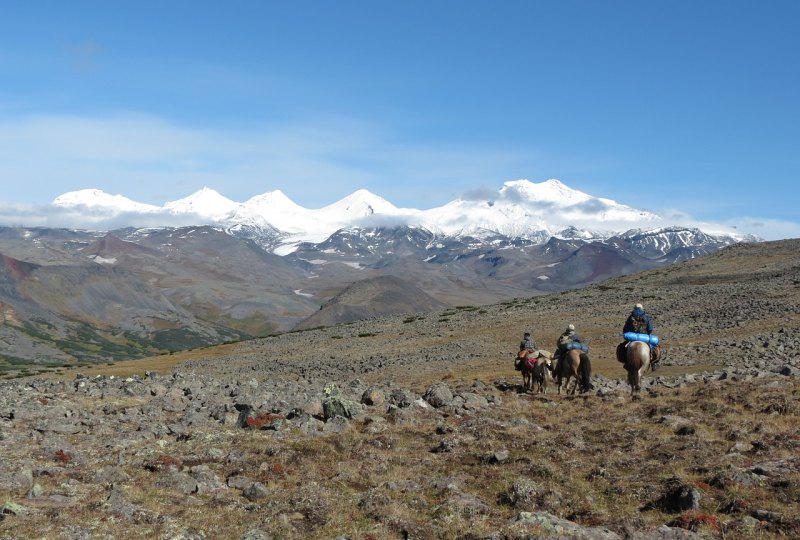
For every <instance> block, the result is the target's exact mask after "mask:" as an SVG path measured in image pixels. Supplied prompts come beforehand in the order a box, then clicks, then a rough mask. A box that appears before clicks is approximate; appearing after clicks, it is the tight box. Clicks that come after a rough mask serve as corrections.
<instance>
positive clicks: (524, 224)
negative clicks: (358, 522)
mask: <svg viewBox="0 0 800 540" xmlns="http://www.w3.org/2000/svg"><path fill="white" fill-rule="evenodd" d="M52 209H53V213H54V215H56V216H60V217H61V218H63V219H65V220H66V221H69V222H70V223H73V224H75V223H80V224H81V226H80V227H77V228H62V227H59V228H54V227H4V228H0V254H1V255H2V262H0V310H2V314H3V319H2V321H3V324H2V326H0V358H2V360H0V362H1V363H0V368H2V369H3V370H5V371H15V370H18V369H19V368H21V367H23V366H27V365H30V364H38V365H40V366H48V365H63V364H75V363H82V362H100V361H111V360H119V359H125V358H137V357H142V356H147V355H152V354H157V353H161V352H168V351H177V350H182V349H187V348H195V347H200V346H205V345H211V344H218V343H223V342H227V341H236V340H240V339H244V338H248V337H255V336H266V335H270V334H274V333H279V332H285V331H289V330H292V329H300V328H310V327H314V326H322V325H334V324H338V323H343V322H350V321H355V320H359V319H364V318H369V317H379V316H383V315H390V314H401V313H415V312H422V311H429V310H434V309H438V308H439V307H441V306H446V305H449V306H465V305H475V304H488V303H492V302H497V301H501V300H507V299H511V298H517V297H530V296H537V295H542V294H548V293H552V292H558V291H564V290H568V289H574V288H579V287H584V286H587V285H589V284H592V283H596V282H599V281H602V280H604V279H607V278H611V277H615V276H621V275H627V274H631V273H635V272H639V271H643V270H647V269H652V268H657V267H660V266H664V265H668V264H672V263H676V262H679V261H683V260H687V259H692V258H695V257H699V256H703V255H707V254H709V253H712V252H714V251H717V250H719V249H720V248H723V247H725V246H729V245H731V244H735V243H739V242H749V241H757V240H758V239H757V238H755V237H752V236H746V235H741V234H738V233H736V232H731V231H724V230H722V229H721V228H715V230H713V231H704V230H700V229H698V228H692V227H684V226H679V225H668V224H666V223H665V222H664V221H663V220H662V219H661V218H660V217H659V216H657V215H655V214H652V213H649V212H645V211H641V210H636V209H633V208H631V207H628V206H625V205H622V204H619V203H617V202H615V201H612V200H610V199H604V198H598V197H593V196H590V195H587V194H585V193H582V192H579V191H576V190H573V189H570V188H569V187H567V186H566V185H564V184H563V183H561V182H559V181H558V180H547V181H545V182H540V183H533V182H529V181H527V180H518V181H512V182H506V183H505V184H504V185H503V187H502V188H501V189H500V190H498V191H496V192H492V193H485V194H482V195H478V194H475V195H474V196H471V197H462V198H460V199H457V200H455V201H453V202H451V203H448V204H447V205H445V206H442V207H438V208H433V209H430V210H424V211H422V210H416V209H402V208H397V207H395V206H394V205H392V204H391V203H389V202H388V201H386V200H384V199H382V198H380V197H378V196H376V195H373V194H371V193H369V192H368V191H366V190H359V191H357V192H355V193H353V194H352V195H350V196H348V197H346V198H344V199H342V200H341V201H338V202H336V203H334V204H331V205H329V206H326V207H324V208H320V209H306V208H303V207H301V206H299V205H297V204H295V203H293V202H292V201H291V200H289V199H288V198H287V197H286V196H285V195H284V194H283V193H281V192H280V191H274V192H270V193H265V194H263V195H259V196H256V197H253V198H252V199H250V200H248V201H246V202H245V203H236V202H234V201H231V200H229V199H227V198H225V197H223V196H222V195H220V194H219V193H217V192H216V191H214V190H211V189H207V188H204V189H203V190H201V191H199V192H197V193H195V194H194V195H192V196H190V197H187V198H186V199H182V200H179V201H174V202H170V203H167V204H165V205H163V206H154V205H147V204H143V203H138V202H135V201H132V200H130V199H128V198H126V197H124V196H121V195H113V196H112V195H108V194H106V193H103V192H102V191H98V190H83V191H77V192H72V193H67V194H64V195H62V196H60V197H58V198H56V199H55V201H54V202H53V205H52ZM158 223H160V224H162V225H161V226H153V225H154V224H158ZM176 224H181V225H178V226H176ZM145 225H146V226H145Z"/></svg>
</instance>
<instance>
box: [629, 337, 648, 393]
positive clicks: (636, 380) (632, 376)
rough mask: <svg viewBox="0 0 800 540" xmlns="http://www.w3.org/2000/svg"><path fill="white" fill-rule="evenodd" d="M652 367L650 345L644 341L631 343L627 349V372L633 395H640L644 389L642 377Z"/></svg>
mask: <svg viewBox="0 0 800 540" xmlns="http://www.w3.org/2000/svg"><path fill="white" fill-rule="evenodd" d="M649 367H650V345H648V344H647V343H645V342H643V341H631V342H630V343H628V346H627V347H626V348H625V371H627V372H628V384H629V385H630V387H631V395H632V396H635V395H638V394H639V391H640V390H641V389H642V387H641V384H642V375H644V373H645V372H646V371H647V368H649Z"/></svg>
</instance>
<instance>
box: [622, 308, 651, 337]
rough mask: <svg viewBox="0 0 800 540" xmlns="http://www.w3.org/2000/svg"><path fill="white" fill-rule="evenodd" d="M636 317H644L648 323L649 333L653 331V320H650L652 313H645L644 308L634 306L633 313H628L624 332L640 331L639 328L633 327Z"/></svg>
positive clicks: (623, 328) (646, 323)
mask: <svg viewBox="0 0 800 540" xmlns="http://www.w3.org/2000/svg"><path fill="white" fill-rule="evenodd" d="M634 317H641V318H642V319H644V323H645V325H647V333H648V334H652V333H653V321H651V320H650V315H648V314H647V313H645V312H644V310H643V309H639V308H634V309H633V311H631V314H630V315H628V320H626V321H625V326H623V327H622V333H623V334H624V333H625V332H638V330H636V329H635V328H634V327H633V319H634Z"/></svg>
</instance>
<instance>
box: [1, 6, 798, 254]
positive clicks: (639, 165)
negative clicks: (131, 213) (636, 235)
mask: <svg viewBox="0 0 800 540" xmlns="http://www.w3.org/2000/svg"><path fill="white" fill-rule="evenodd" d="M798 20H800V2H797V1H795V0H770V1H767V2H755V1H739V0H703V1H702V2H698V1H696V0H688V1H687V0H671V1H669V2H666V1H662V2H657V1H652V2H642V1H639V0H637V1H615V0H606V1H592V0H503V1H489V0H486V1H484V0H480V1H478V0H458V1H452V0H435V1H430V0H426V1H421V0H403V1H401V2H400V1H388V0H360V1H356V0H337V1H335V2H332V1H323V0H319V1H310V0H294V1H292V2H285V1H271V0H261V1H258V0H252V1H241V0H229V1H226V2H208V1H203V0H193V1H182V0H173V1H170V2H163V1H158V2H154V1H149V0H139V1H137V2H108V1H82V0H72V1H70V2H61V1H35V0H32V1H30V2H10V1H9V2H3V17H2V18H0V188H2V189H0V214H2V215H3V216H6V218H5V219H6V221H8V219H9V218H8V217H7V216H9V215H11V216H16V217H14V218H13V219H12V220H16V221H18V222H19V223H3V224H24V223H22V221H24V218H25V216H26V215H28V214H32V213H36V212H44V211H46V209H47V206H48V205H49V204H50V203H51V202H52V201H53V199H55V198H56V197H57V196H59V195H61V194H63V193H66V192H70V191H76V190H81V189H88V188H96V189H101V190H103V191H105V192H107V193H109V194H112V195H116V194H123V195H125V196H127V197H129V198H131V199H133V200H135V201H138V202H142V203H147V204H155V205H161V204H164V203H165V202H168V201H173V200H177V199H180V198H183V197H186V196H188V195H190V194H192V193H194V192H196V191H198V190H199V189H201V188H202V187H204V186H207V187H210V188H213V189H215V190H217V191H218V192H220V193H221V194H223V195H225V196H226V197H228V198H230V199H233V200H235V201H239V202H244V201H246V200H247V199H249V198H250V197H253V196H256V195H259V194H262V193H266V192H269V191H273V190H276V189H280V190H281V191H283V192H284V193H285V194H286V195H287V196H289V198H291V199H292V200H293V201H295V202H296V203H298V204H300V205H302V206H305V207H307V208H319V207H322V206H325V205H327V204H330V203H333V202H335V201H337V200H339V199H341V198H343V197H345V196H346V195H348V194H350V193H352V192H354V191H356V190H357V189H361V188H364V189H368V190H369V191H371V192H373V193H375V194H377V195H380V196H381V197H383V198H385V199H387V200H388V201H390V202H391V203H393V204H394V205H396V206H399V207H408V208H419V209H427V208H432V207H435V206H440V205H442V204H445V203H447V202H449V201H451V200H453V199H456V198H458V197H460V196H462V195H463V194H465V193H469V192H474V191H475V190H485V189H489V190H497V189H499V188H500V187H501V186H502V185H503V183H504V182H506V181H509V180H516V179H523V178H524V179H529V180H531V181H534V182H539V181H543V180H546V179H549V178H557V179H559V180H561V181H562V182H563V183H565V184H566V185H568V186H570V187H571V188H573V189H577V190H580V191H583V192H585V193H588V194H590V195H593V196H597V197H605V198H609V199H613V200H615V201H618V202H620V203H623V204H627V205H630V206H633V207H635V208H640V209H644V210H648V211H651V212H656V213H658V214H660V215H662V216H665V217H667V218H669V217H671V216H674V217H675V219H676V220H677V219H679V218H680V219H684V220H686V219H690V220H697V221H698V222H713V223H722V224H726V225H730V226H735V227H737V228H738V229H739V230H741V231H742V232H746V233H750V234H755V235H757V236H760V237H762V238H765V239H767V240H773V239H780V238H797V237H800V212H799V211H798V208H797V201H800V187H798V184H800V182H798V180H800V179H799V178H798V171H799V170H800V62H798V61H797V56H798V53H800V33H798V32H797V31H796V26H797V21H798Z"/></svg>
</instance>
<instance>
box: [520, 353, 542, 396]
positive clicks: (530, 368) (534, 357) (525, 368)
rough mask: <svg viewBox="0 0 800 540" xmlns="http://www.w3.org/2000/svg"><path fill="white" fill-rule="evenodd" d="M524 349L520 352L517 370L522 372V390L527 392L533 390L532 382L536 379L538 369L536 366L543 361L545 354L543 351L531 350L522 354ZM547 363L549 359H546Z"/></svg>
mask: <svg viewBox="0 0 800 540" xmlns="http://www.w3.org/2000/svg"><path fill="white" fill-rule="evenodd" d="M524 352H525V351H523V352H520V356H521V358H520V357H518V360H519V364H518V365H519V371H520V372H521V373H522V390H523V391H524V392H528V391H529V390H533V384H534V382H537V381H536V372H537V371H540V370H537V368H538V367H539V366H540V365H542V364H543V363H544V359H545V358H547V356H546V355H545V354H544V353H545V351H533V352H530V353H527V354H524V355H523V353H524ZM548 365H549V360H548Z"/></svg>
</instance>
